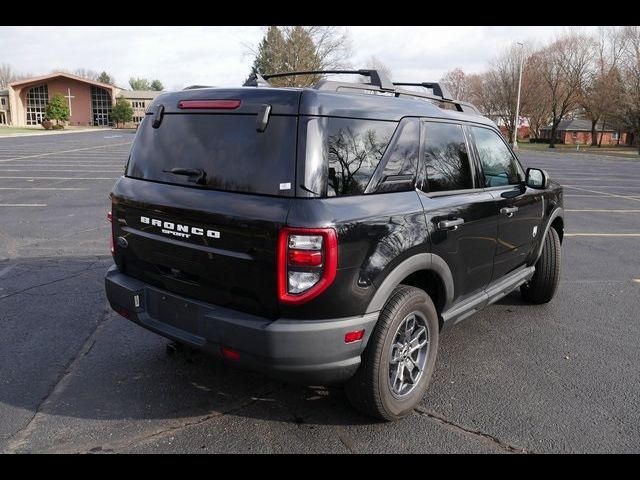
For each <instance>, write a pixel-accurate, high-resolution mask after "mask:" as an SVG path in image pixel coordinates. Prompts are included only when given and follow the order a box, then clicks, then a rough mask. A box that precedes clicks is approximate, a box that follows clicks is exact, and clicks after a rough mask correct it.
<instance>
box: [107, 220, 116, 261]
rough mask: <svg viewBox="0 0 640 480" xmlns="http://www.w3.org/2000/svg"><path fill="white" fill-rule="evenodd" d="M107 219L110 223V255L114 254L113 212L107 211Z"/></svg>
mask: <svg viewBox="0 0 640 480" xmlns="http://www.w3.org/2000/svg"><path fill="white" fill-rule="evenodd" d="M107 221H108V222H109V223H110V224H111V235H109V246H110V248H111V255H115V253H116V247H115V242H114V241H113V236H114V231H113V213H111V212H107Z"/></svg>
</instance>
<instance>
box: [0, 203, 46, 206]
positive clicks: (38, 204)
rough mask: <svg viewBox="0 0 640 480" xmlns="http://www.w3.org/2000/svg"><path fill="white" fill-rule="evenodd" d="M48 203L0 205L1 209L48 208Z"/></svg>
mask: <svg viewBox="0 0 640 480" xmlns="http://www.w3.org/2000/svg"><path fill="white" fill-rule="evenodd" d="M46 206H47V204H46V203H0V207H46Z"/></svg>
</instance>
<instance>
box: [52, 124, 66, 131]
mask: <svg viewBox="0 0 640 480" xmlns="http://www.w3.org/2000/svg"><path fill="white" fill-rule="evenodd" d="M51 128H52V129H54V130H64V125H62V124H56V125H53V126H52V127H51Z"/></svg>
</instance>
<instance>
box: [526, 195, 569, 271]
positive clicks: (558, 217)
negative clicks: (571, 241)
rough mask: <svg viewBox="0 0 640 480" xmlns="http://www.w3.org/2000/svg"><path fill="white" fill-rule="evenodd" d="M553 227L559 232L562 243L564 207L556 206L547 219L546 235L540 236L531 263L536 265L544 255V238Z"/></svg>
mask: <svg viewBox="0 0 640 480" xmlns="http://www.w3.org/2000/svg"><path fill="white" fill-rule="evenodd" d="M550 228H553V229H554V230H555V231H556V232H558V237H560V243H562V239H563V237H564V209H563V208H562V207H558V208H556V209H555V210H554V211H553V212H551V214H550V215H549V218H548V219H547V225H546V226H545V228H544V235H542V236H541V237H540V241H539V242H538V245H537V247H536V248H537V250H536V254H535V256H534V257H533V262H531V263H530V265H535V264H536V262H537V261H538V259H539V258H540V256H541V255H542V248H543V247H544V239H545V238H546V236H547V233H549V229H550Z"/></svg>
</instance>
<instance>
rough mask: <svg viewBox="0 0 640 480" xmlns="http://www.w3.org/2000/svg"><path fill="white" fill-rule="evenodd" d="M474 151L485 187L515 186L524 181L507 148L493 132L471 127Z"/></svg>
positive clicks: (518, 166) (516, 163)
mask: <svg viewBox="0 0 640 480" xmlns="http://www.w3.org/2000/svg"><path fill="white" fill-rule="evenodd" d="M471 130H472V131H473V136H474V138H475V141H476V149H477V150H478V156H479V157H480V164H481V165H482V171H483V174H484V184H485V186H487V187H499V186H502V185H517V184H518V183H520V182H521V181H523V180H524V175H523V173H522V169H521V168H520V165H519V164H518V162H517V160H516V159H515V157H514V156H513V155H512V153H511V151H510V150H509V147H507V146H506V145H505V143H504V142H503V141H502V139H501V138H500V137H499V136H498V134H497V133H496V132H494V131H493V130H489V129H488V128H480V127H472V128H471Z"/></svg>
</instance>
